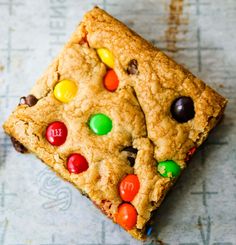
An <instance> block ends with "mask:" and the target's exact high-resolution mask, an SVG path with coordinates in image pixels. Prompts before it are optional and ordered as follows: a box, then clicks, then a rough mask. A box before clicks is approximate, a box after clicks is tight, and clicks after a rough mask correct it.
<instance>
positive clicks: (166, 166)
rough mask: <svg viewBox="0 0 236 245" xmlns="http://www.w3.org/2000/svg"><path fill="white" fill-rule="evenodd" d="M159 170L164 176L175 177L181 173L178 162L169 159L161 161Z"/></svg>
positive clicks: (158, 166)
mask: <svg viewBox="0 0 236 245" xmlns="http://www.w3.org/2000/svg"><path fill="white" fill-rule="evenodd" d="M157 171H158V172H159V173H160V175H161V176H163V177H167V178H175V177H178V176H179V175H180V172H181V168H180V166H179V165H178V164H177V163H176V162H174V161H172V160H168V161H163V162H159V164H158V165H157Z"/></svg>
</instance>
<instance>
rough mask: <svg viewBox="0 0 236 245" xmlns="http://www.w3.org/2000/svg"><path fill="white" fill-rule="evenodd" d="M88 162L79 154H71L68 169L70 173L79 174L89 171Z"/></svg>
mask: <svg viewBox="0 0 236 245" xmlns="http://www.w3.org/2000/svg"><path fill="white" fill-rule="evenodd" d="M88 167H89V166H88V162H87V160H86V159H85V158H84V157H83V156H82V155H80V154H78V153H73V154H71V155H70V156H69V157H68V159H67V169H68V171H69V172H70V173H74V174H79V173H82V172H84V171H86V170H87V169H88Z"/></svg>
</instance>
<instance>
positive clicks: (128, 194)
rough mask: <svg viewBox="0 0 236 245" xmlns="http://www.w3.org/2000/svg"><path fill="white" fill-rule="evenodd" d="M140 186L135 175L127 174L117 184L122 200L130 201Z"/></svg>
mask: <svg viewBox="0 0 236 245" xmlns="http://www.w3.org/2000/svg"><path fill="white" fill-rule="evenodd" d="M139 188H140V183H139V180H138V177H137V175H135V174H129V175H127V176H125V177H124V178H123V179H122V181H121V182H120V185H119V192H120V197H121V199H122V200H123V201H126V202H131V201H132V200H133V199H134V197H135V196H136V194H137V193H138V191H139Z"/></svg>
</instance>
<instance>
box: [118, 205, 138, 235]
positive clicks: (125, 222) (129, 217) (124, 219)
mask: <svg viewBox="0 0 236 245" xmlns="http://www.w3.org/2000/svg"><path fill="white" fill-rule="evenodd" d="M116 222H117V223H118V224H119V225H120V226H122V227H123V228H124V229H126V230H131V229H132V228H133V227H134V226H135V225H136V223H137V211H136V209H135V208H134V206H133V205H131V204H129V203H123V204H121V205H120V206H119V208H118V213H117V214H116Z"/></svg>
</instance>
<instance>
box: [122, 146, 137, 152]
mask: <svg viewBox="0 0 236 245" xmlns="http://www.w3.org/2000/svg"><path fill="white" fill-rule="evenodd" d="M122 151H128V152H132V153H134V154H137V152H138V150H137V149H135V148H133V147H132V146H126V147H125V148H124V149H123V150H122Z"/></svg>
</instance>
